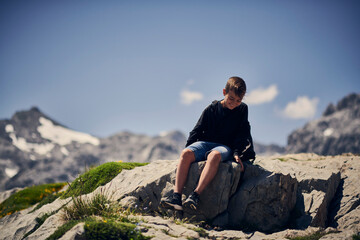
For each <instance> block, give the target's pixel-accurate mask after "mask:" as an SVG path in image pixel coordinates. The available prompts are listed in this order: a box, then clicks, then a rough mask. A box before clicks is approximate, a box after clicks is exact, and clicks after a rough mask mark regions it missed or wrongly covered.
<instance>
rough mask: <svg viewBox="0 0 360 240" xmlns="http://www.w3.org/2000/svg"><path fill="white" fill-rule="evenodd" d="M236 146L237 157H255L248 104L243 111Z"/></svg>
mask: <svg viewBox="0 0 360 240" xmlns="http://www.w3.org/2000/svg"><path fill="white" fill-rule="evenodd" d="M234 146H235V148H234V158H235V159H241V160H243V161H245V160H248V159H251V158H254V157H255V152H254V147H253V141H252V137H251V133H250V123H249V121H248V108H247V106H246V105H245V108H244V110H243V113H242V123H241V129H240V131H239V132H238V135H237V136H236V139H235V144H234Z"/></svg>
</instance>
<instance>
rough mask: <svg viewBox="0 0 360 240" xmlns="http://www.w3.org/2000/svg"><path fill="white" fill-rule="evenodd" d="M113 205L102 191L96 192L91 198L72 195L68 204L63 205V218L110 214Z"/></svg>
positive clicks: (82, 217)
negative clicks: (71, 199)
mask: <svg viewBox="0 0 360 240" xmlns="http://www.w3.org/2000/svg"><path fill="white" fill-rule="evenodd" d="M113 210H114V207H113V204H112V203H111V202H110V200H109V199H108V198H107V196H106V195H104V194H103V193H97V194H95V195H94V196H93V197H91V198H84V197H82V196H79V197H73V201H72V203H70V206H65V207H64V219H65V220H80V219H84V218H87V217H90V216H93V215H96V216H110V215H111V214H112V213H113Z"/></svg>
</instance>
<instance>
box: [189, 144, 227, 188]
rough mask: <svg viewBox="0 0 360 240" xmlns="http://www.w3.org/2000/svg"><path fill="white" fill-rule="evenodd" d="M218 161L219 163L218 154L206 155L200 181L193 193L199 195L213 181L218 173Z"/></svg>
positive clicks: (219, 156) (213, 152)
mask: <svg viewBox="0 0 360 240" xmlns="http://www.w3.org/2000/svg"><path fill="white" fill-rule="evenodd" d="M220 161H221V154H220V152H218V151H212V152H211V153H210V154H209V155H208V157H207V160H206V164H205V167H204V170H203V171H202V173H201V175H200V180H199V183H198V186H197V188H196V189H195V192H197V193H198V194H201V193H202V191H203V190H204V189H205V188H206V187H207V186H208V185H209V183H210V182H211V181H212V180H213V178H214V177H215V175H216V173H217V171H218V168H219V164H220Z"/></svg>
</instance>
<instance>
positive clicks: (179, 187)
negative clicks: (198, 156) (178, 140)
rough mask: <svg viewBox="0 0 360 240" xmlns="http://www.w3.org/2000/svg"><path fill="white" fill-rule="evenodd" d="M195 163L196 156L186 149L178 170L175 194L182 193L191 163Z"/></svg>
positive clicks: (181, 156)
mask: <svg viewBox="0 0 360 240" xmlns="http://www.w3.org/2000/svg"><path fill="white" fill-rule="evenodd" d="M194 161H195V154H194V152H193V151H191V150H189V149H184V150H183V151H182V153H181V155H180V160H179V165H178V167H177V170H176V180H175V187H174V192H176V193H180V194H181V193H182V191H183V188H184V186H185V183H186V179H187V175H188V173H189V168H190V165H191V163H193V162H194Z"/></svg>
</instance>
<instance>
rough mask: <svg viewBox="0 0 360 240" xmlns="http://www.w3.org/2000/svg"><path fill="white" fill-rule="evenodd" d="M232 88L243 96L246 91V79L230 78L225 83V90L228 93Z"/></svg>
mask: <svg viewBox="0 0 360 240" xmlns="http://www.w3.org/2000/svg"><path fill="white" fill-rule="evenodd" d="M230 90H232V91H234V93H235V94H236V95H237V96H238V97H240V98H243V97H244V96H245V93H246V83H245V81H244V79H242V78H240V77H231V78H229V80H228V81H227V83H226V85H225V92H226V93H228V92H229V91H230Z"/></svg>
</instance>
